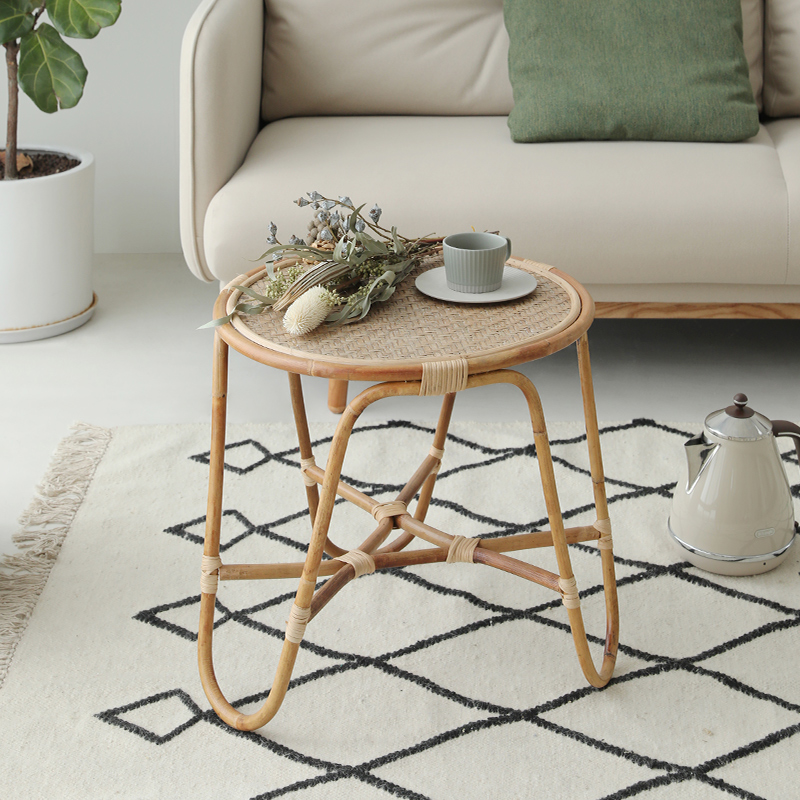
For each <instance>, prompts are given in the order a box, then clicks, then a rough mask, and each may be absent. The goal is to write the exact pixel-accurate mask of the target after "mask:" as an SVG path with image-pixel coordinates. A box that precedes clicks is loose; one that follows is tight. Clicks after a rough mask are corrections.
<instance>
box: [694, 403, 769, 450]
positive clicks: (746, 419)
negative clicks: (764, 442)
mask: <svg viewBox="0 0 800 800" xmlns="http://www.w3.org/2000/svg"><path fill="white" fill-rule="evenodd" d="M706 428H707V429H708V430H709V431H710V432H711V433H713V434H714V435H715V436H719V437H720V438H721V439H733V440H735V441H740V442H753V441H756V440H757V439H765V438H767V437H768V436H771V435H772V421H771V420H770V419H768V418H767V417H765V416H764V415H763V414H759V413H758V412H757V411H753V409H752V408H750V407H749V406H748V405H747V395H744V394H737V395H736V396H735V397H734V398H733V405H732V406H728V407H727V408H722V409H720V410H719V411H714V412H713V413H712V414H709V415H708V416H707V417H706Z"/></svg>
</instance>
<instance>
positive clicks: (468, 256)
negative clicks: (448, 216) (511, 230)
mask: <svg viewBox="0 0 800 800" xmlns="http://www.w3.org/2000/svg"><path fill="white" fill-rule="evenodd" d="M443 249H444V274H445V278H446V279H447V286H448V287H449V288H450V289H452V290H453V291H455V292H465V293H467V294H481V293H483V292H494V291H495V290H497V289H499V288H500V285H501V284H502V283H503V267H504V266H505V263H506V259H507V258H508V257H509V256H510V255H511V239H508V238H507V237H505V236H498V235H497V234H496V233H454V234H452V235H451V236H448V237H446V238H445V240H444V243H443Z"/></svg>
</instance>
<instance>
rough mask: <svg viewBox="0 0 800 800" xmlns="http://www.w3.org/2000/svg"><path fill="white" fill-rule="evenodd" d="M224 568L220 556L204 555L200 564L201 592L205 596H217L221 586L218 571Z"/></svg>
mask: <svg viewBox="0 0 800 800" xmlns="http://www.w3.org/2000/svg"><path fill="white" fill-rule="evenodd" d="M221 566H222V559H221V558H219V556H207V555H204V556H203V559H202V562H201V564H200V591H201V592H203V593H204V594H216V593H217V586H218V584H219V575H218V572H217V571H218V570H219V568H220V567H221Z"/></svg>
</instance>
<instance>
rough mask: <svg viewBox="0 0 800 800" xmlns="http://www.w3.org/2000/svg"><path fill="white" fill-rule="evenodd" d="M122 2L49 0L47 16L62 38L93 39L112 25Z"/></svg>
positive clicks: (117, 16)
mask: <svg viewBox="0 0 800 800" xmlns="http://www.w3.org/2000/svg"><path fill="white" fill-rule="evenodd" d="M121 11H122V0H49V1H48V3H47V16H48V17H50V21H51V22H52V23H53V26H54V27H55V29H56V30H57V31H58V32H59V33H60V34H61V35H62V36H69V37H71V38H73V39H94V37H95V36H97V34H98V33H100V29H101V28H107V27H108V26H109V25H113V24H114V23H115V22H116V21H117V19H118V18H119V15H120V12H121Z"/></svg>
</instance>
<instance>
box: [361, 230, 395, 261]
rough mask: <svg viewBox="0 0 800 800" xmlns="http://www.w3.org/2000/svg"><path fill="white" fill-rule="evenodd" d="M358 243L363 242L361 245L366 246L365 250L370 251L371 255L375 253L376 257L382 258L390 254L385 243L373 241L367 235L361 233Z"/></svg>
mask: <svg viewBox="0 0 800 800" xmlns="http://www.w3.org/2000/svg"><path fill="white" fill-rule="evenodd" d="M358 241H359V242H361V244H363V245H364V249H365V250H369V252H370V253H375V254H376V255H381V256H385V255H388V254H389V248H388V247H387V246H386V245H385V244H384V243H383V242H379V241H378V240H377V239H373V238H372V237H371V236H370V235H369V234H367V233H359V234H358Z"/></svg>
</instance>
